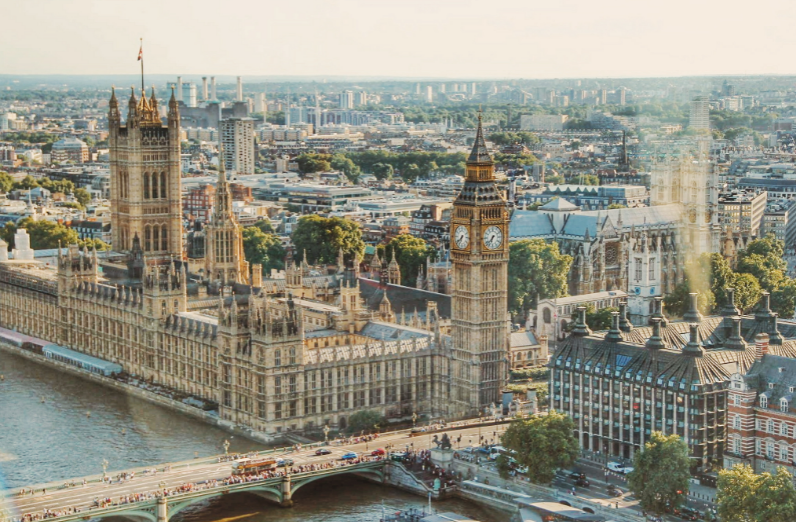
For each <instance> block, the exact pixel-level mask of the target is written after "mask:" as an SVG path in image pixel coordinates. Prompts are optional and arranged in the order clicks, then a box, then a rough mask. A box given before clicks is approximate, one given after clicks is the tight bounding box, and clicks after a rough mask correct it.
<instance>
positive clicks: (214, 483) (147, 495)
mask: <svg viewBox="0 0 796 522" xmlns="http://www.w3.org/2000/svg"><path fill="white" fill-rule="evenodd" d="M251 455H253V456H256V455H257V454H256V453H255V454H251ZM238 458H243V456H240V455H239V456H238ZM382 459H383V457H381V456H369V455H360V456H359V457H357V458H355V459H348V460H333V461H327V462H317V463H312V464H301V465H296V466H292V467H290V468H289V469H288V468H277V469H273V470H267V471H262V472H260V473H248V474H243V475H229V476H228V477H226V478H224V479H221V480H215V479H214V480H207V481H204V482H198V483H195V482H187V483H184V484H180V485H179V486H176V487H173V488H165V487H163V488H161V489H157V490H152V491H146V492H140V493H131V494H128V495H122V496H120V497H118V498H111V497H102V498H99V497H97V498H95V499H94V501H93V502H92V503H91V505H89V506H88V507H87V508H88V509H89V510H91V509H104V508H109V507H115V506H121V505H125V504H134V503H137V502H144V501H152V500H156V499H157V498H160V497H172V496H175V495H181V494H184V493H189V492H192V491H201V490H207V489H213V488H217V487H220V486H223V487H226V486H231V485H235V484H244V483H249V482H257V481H261V480H269V479H274V478H281V477H284V476H285V475H288V474H290V475H297V474H300V473H310V472H313V471H322V470H327V469H336V468H342V467H347V466H353V465H356V464H362V463H365V462H374V461H379V460H382ZM116 478H117V480H118V481H119V482H124V481H125V480H132V479H133V478H135V474H134V473H120V474H119V475H117V477H116ZM161 484H162V483H161ZM84 485H85V483H84ZM23 492H24V493H23ZM43 492H44V493H46V490H43ZM20 494H27V491H26V490H22V491H20ZM30 494H33V490H30ZM81 511H82V509H81V508H80V507H77V506H70V507H67V508H63V509H60V510H51V509H44V510H43V511H41V512H38V513H25V514H24V515H22V516H21V517H18V518H11V519H9V520H10V522H36V521H39V520H45V519H50V518H58V517H62V516H68V515H74V514H76V513H80V512H81Z"/></svg>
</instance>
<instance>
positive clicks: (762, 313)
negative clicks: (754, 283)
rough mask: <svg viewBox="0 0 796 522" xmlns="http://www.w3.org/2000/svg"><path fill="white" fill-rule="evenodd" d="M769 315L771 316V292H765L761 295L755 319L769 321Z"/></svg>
mask: <svg viewBox="0 0 796 522" xmlns="http://www.w3.org/2000/svg"><path fill="white" fill-rule="evenodd" d="M769 317H771V294H769V293H768V292H763V295H761V296H760V301H758V302H757V310H756V311H755V319H757V320H758V321H767V320H768V318H769Z"/></svg>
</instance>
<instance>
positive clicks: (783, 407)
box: [779, 399, 788, 426]
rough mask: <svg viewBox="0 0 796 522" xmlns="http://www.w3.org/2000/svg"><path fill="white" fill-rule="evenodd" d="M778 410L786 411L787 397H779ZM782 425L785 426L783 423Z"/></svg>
mask: <svg viewBox="0 0 796 522" xmlns="http://www.w3.org/2000/svg"><path fill="white" fill-rule="evenodd" d="M779 411H782V412H787V411H788V400H787V399H781V400H780V401H779ZM782 426H785V424H783V425H782Z"/></svg>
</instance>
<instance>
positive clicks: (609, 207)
mask: <svg viewBox="0 0 796 522" xmlns="http://www.w3.org/2000/svg"><path fill="white" fill-rule="evenodd" d="M617 208H627V205H622V204H621V203H611V204H610V205H608V210H614V209H617Z"/></svg>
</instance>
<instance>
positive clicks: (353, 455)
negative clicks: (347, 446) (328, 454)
mask: <svg viewBox="0 0 796 522" xmlns="http://www.w3.org/2000/svg"><path fill="white" fill-rule="evenodd" d="M357 457H358V455H357V454H356V453H354V452H353V451H349V452H348V453H346V454H345V455H343V456H342V457H340V460H354V459H355V458H357Z"/></svg>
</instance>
